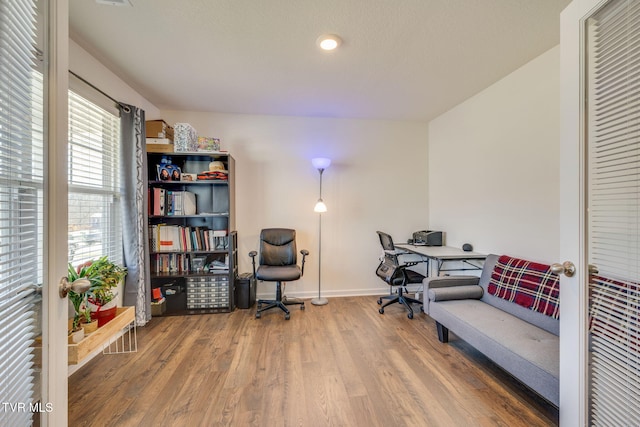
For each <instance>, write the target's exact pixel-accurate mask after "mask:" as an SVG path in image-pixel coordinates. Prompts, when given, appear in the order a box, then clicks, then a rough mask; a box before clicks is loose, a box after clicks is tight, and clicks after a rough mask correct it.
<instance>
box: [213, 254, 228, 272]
mask: <svg viewBox="0 0 640 427" xmlns="http://www.w3.org/2000/svg"><path fill="white" fill-rule="evenodd" d="M228 269H229V255H227V254H225V256H224V261H220V260H218V259H214V260H213V261H211V262H210V263H209V271H210V272H213V271H219V270H228Z"/></svg>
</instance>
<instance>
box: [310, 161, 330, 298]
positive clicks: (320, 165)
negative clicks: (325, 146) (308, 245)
mask: <svg viewBox="0 0 640 427" xmlns="http://www.w3.org/2000/svg"><path fill="white" fill-rule="evenodd" d="M312 162H313V165H314V166H315V167H316V169H318V172H319V173H320V198H319V199H318V202H317V203H316V206H315V208H314V209H313V210H314V211H315V212H317V213H318V298H313V299H312V300H311V304H313V305H326V304H328V303H329V300H327V299H326V298H322V295H321V284H322V280H321V279H322V213H323V212H326V211H327V205H325V204H324V201H323V200H322V173H323V172H324V170H325V169H326V168H327V167H329V165H330V164H331V160H329V159H326V158H316V159H313V161H312Z"/></svg>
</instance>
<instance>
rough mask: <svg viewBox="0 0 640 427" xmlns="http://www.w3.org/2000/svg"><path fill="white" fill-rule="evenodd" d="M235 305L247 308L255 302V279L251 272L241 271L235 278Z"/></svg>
mask: <svg viewBox="0 0 640 427" xmlns="http://www.w3.org/2000/svg"><path fill="white" fill-rule="evenodd" d="M235 296H236V307H238V308H241V309H247V308H251V307H253V305H254V304H255V303H256V279H255V278H254V277H253V274H252V273H242V274H240V275H239V276H238V278H237V279H236V295H235Z"/></svg>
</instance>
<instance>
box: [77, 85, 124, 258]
mask: <svg viewBox="0 0 640 427" xmlns="http://www.w3.org/2000/svg"><path fill="white" fill-rule="evenodd" d="M119 156H120V118H119V117H117V116H116V115H114V114H112V113H110V112H109V111H107V110H105V109H103V108H101V107H100V106H98V105H96V104H94V103H93V102H91V101H89V100H87V99H86V98H84V97H82V96H80V95H78V94H77V93H76V92H74V91H70V92H69V166H68V167H69V262H71V263H72V264H73V265H78V264H81V263H83V262H85V261H89V260H92V259H96V258H99V257H101V256H104V255H106V256H108V257H109V259H110V260H111V261H113V262H115V263H117V264H122V225H121V216H120V215H121V214H120V203H121V200H120V195H121V192H120V183H121V173H120V157H119Z"/></svg>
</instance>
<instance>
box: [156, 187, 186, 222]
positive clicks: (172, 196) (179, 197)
mask: <svg viewBox="0 0 640 427" xmlns="http://www.w3.org/2000/svg"><path fill="white" fill-rule="evenodd" d="M151 197H152V200H151V201H150V202H149V206H150V211H151V214H152V215H154V216H163V215H168V216H174V215H195V214H196V195H195V193H193V192H191V191H175V190H166V189H164V188H159V187H154V189H153V193H152V196H151ZM151 206H153V208H151Z"/></svg>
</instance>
